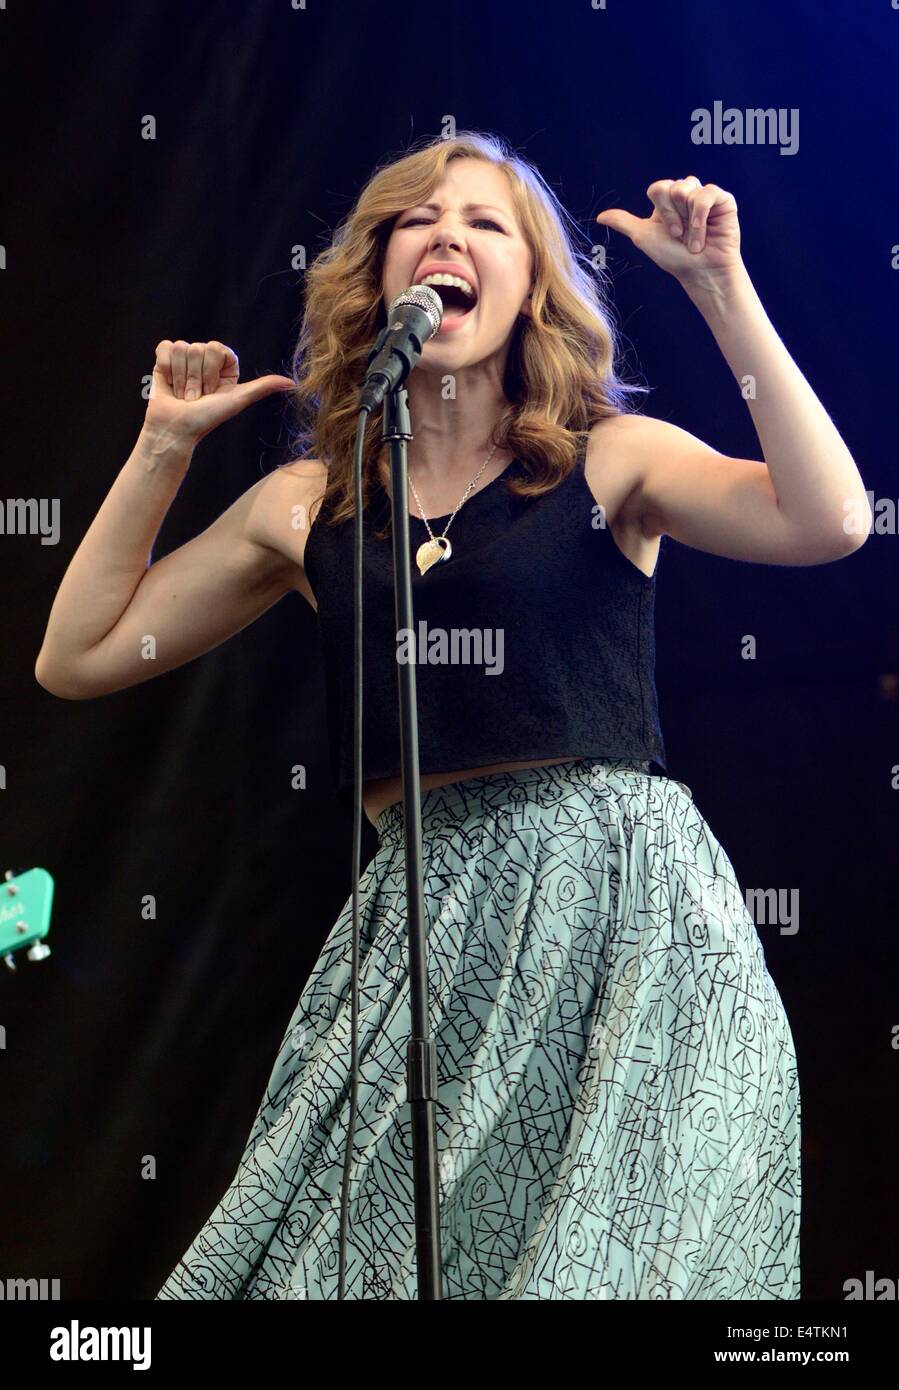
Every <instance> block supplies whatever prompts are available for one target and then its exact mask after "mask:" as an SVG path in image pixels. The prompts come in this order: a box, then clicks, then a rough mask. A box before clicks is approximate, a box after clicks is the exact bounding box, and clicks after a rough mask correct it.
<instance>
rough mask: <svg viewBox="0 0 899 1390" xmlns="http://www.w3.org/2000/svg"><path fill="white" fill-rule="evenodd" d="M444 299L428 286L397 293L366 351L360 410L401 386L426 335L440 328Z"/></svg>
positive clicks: (370, 406)
mask: <svg viewBox="0 0 899 1390" xmlns="http://www.w3.org/2000/svg"><path fill="white" fill-rule="evenodd" d="M442 320H443V302H442V300H441V298H440V295H439V294H438V293H437V291H436V290H433V289H431V286H430V285H412V286H411V288H410V289H408V290H403V292H402V294H398V295H397V297H396V299H395V300H394V301H393V303H392V304H391V306H390V309H389V310H388V313H387V327H386V328H384V329H382V330H381V332H380V333H379V334H378V338H377V341H376V342H375V345H374V347H373V348H372V350H371V352H370V353H369V354H368V370H367V371H366V374H365V385H364V386H363V388H362V391H361V392H360V395H359V410H367V411H369V412H371V411H372V410H374V409H376V407H377V406H379V405H380V404H381V402H382V401H383V399H384V397H385V396H386V395H387V392H388V391H394V390H396V388H397V386H402V384H403V382H404V381H405V380H406V377H407V376H408V375H409V373H410V372H411V370H412V368H413V367H414V366H415V364H416V362H417V361H418V359H419V357H420V356H421V352H422V348H423V347H424V345H425V343H426V342H427V341H428V339H429V338H433V336H434V334H435V333H438V332H439V331H440V324H441V322H442Z"/></svg>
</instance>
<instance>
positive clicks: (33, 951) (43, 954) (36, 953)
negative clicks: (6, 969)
mask: <svg viewBox="0 0 899 1390" xmlns="http://www.w3.org/2000/svg"><path fill="white" fill-rule="evenodd" d="M25 954H26V955H27V957H28V959H29V960H46V959H47V957H48V956H49V954H50V947H49V946H47V945H46V944H45V943H44V942H43V941H36V942H35V943H34V945H33V946H31V947H29V949H28V950H27V951H26V952H25Z"/></svg>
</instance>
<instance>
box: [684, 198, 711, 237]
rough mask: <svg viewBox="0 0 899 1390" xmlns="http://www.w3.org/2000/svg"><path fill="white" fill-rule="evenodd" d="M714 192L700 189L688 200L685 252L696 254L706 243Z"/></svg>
mask: <svg viewBox="0 0 899 1390" xmlns="http://www.w3.org/2000/svg"><path fill="white" fill-rule="evenodd" d="M715 196H716V195H715V190H714V189H713V188H702V189H700V190H699V192H698V193H694V195H693V197H692V198H691V200H690V224H689V228H688V232H687V235H686V236H685V237H684V241H685V242H686V244H687V250H688V251H693V252H698V251H701V250H702V249H703V247H704V246H705V243H706V235H707V231H708V221H709V213H710V212H711V210H712V208H713V206H714V204H715Z"/></svg>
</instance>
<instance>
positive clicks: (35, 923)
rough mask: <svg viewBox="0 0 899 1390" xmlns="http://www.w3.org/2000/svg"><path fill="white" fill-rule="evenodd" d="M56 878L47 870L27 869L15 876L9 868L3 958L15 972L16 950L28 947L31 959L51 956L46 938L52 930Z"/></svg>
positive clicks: (0, 892) (3, 897)
mask: <svg viewBox="0 0 899 1390" xmlns="http://www.w3.org/2000/svg"><path fill="white" fill-rule="evenodd" d="M52 906H53V879H52V878H51V877H50V875H49V874H48V873H47V870H46V869H26V870H25V872H24V873H21V874H14V873H13V872H12V870H11V869H7V871H6V874H5V876H4V879H3V882H2V883H0V955H2V956H3V959H4V961H5V962H6V965H7V968H8V969H9V970H13V971H14V970H15V968H16V963H15V961H14V959H13V952H14V951H21V950H24V949H25V948H26V947H27V948H28V959H29V960H44V959H45V958H46V957H47V956H49V954H50V947H49V946H48V945H46V943H45V941H44V937H45V936H46V935H47V933H48V932H49V930H50V909H51V908H52Z"/></svg>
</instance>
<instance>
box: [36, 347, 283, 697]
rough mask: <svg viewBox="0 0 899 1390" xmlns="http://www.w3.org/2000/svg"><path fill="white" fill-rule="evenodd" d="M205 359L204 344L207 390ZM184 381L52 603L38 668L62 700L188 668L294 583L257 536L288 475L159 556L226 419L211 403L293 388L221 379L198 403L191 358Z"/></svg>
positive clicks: (157, 415)
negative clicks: (208, 440) (202, 449)
mask: <svg viewBox="0 0 899 1390" xmlns="http://www.w3.org/2000/svg"><path fill="white" fill-rule="evenodd" d="M172 346H177V345H171V344H170V345H169V347H170V348H171V347H172ZM194 346H195V347H199V348H201V349H202V347H203V346H204V345H194ZM186 347H187V345H186V344H185V348H186ZM160 348H163V345H162V344H161V345H160ZM224 351H227V352H230V349H227V350H224ZM160 355H161V356H162V357H163V358H165V349H163V352H162V354H160V349H157V359H159V358H160ZM189 355H190V354H189V353H187V354H186V359H187V361H188V363H189ZM234 361H235V364H236V358H235V359H234ZM202 363H203V354H202V352H200V355H199V369H200V370H201V371H202V372H203V376H202V380H203V383H204V385H203V389H204V390H205V389H206V385H207V384H208V380H207V377H206V375H205V369H203V367H202ZM165 370H166V369H165V367H163V368H160V366H159V360H157V371H161V372H162V374H163V375H165ZM157 371H154V380H155V378H156V375H157ZM174 380H175V382H176V383H178V384H179V387H180V390H181V395H180V396H175V395H174V394H172V395H171V396H170V397H163V400H162V401H161V402H160V404H159V406H158V407H157V410H156V411H154V412H152V413H151V411H150V410H148V418H147V421H146V422H145V424H144V427H143V429H142V430H141V433H140V435H139V437H138V440H137V443H136V444H135V447H134V450H133V451H132V453H131V455H130V456H129V458H128V459H127V461H126V463H125V464H124V466H123V468H122V470H121V472H120V473H119V475H118V477H117V478H116V480H115V482H114V483H113V485H112V487H111V488H110V490H109V493H108V494H107V496H106V498H105V500H104V502H103V504H102V506H101V507H100V510H99V511H98V513H97V515H96V517H95V518H94V521H93V522H92V523H91V526H90V527H89V529H88V531H87V533H86V534H85V536H84V539H83V540H82V542H81V544H80V546H79V547H78V550H77V551H76V553H75V555H74V556H73V558H72V561H71V563H70V565H69V567H68V569H67V570H66V573H65V575H64V577H63V580H62V583H61V585H60V587H59V590H58V592H57V595H56V598H55V600H54V603H53V607H52V609H51V611H50V617H49V620H48V623H47V630H46V632H45V634H44V640H43V644H42V646H41V650H40V652H39V654H38V658H37V662H36V664H35V676H36V678H37V680H38V682H39V683H40V684H41V685H42V686H44V688H45V689H47V690H49V691H50V692H51V693H52V694H54V695H58V696H60V697H61V698H62V699H70V700H80V699H90V698H93V697H95V696H98V695H105V694H109V693H110V692H112V691H115V690H122V689H125V688H126V687H127V686H130V685H137V684H138V683H139V682H141V681H145V680H150V679H151V678H152V677H153V676H158V675H161V674H162V673H163V672H165V671H170V670H172V669H173V668H174V667H176V666H180V665H183V664H184V663H185V662H187V661H191V660H193V658H194V657H197V656H199V655H201V654H202V653H203V652H206V651H209V650H210V649H211V648H213V647H216V646H218V645H219V644H220V643H221V642H223V641H225V639H226V638H228V637H230V636H232V635H233V634H234V633H236V632H239V631H240V630H241V629H242V628H244V627H246V626H247V624H248V623H250V622H252V621H253V619H254V618H256V617H258V616H259V615H260V614H261V613H263V612H265V610H266V609H268V608H270V607H271V606H272V604H273V603H275V602H276V601H277V600H278V599H279V598H280V597H281V596H282V594H284V593H286V592H287V590H288V589H290V588H291V587H293V586H294V585H295V583H296V569H297V566H296V564H294V563H291V561H290V559H289V558H288V557H286V556H285V555H283V554H280V553H278V552H277V551H275V550H273V549H271V548H270V547H269V546H267V545H265V544H264V543H262V542H261V541H260V539H259V536H260V534H263V532H262V529H261V528H260V525H259V514H260V511H264V510H265V508H266V507H267V505H268V504H269V499H270V495H271V488H272V486H275V485H277V483H278V477H277V475H275V474H272V475H268V476H267V477H265V478H261V479H260V480H259V482H257V483H256V484H254V486H253V487H251V488H250V489H248V491H247V492H245V493H244V494H243V496H242V497H239V498H238V499H237V501H236V502H234V503H233V504H232V506H230V507H229V508H228V509H227V511H225V512H224V513H223V514H222V515H221V516H220V517H219V518H218V520H217V521H215V522H214V523H213V525H212V526H210V527H209V528H208V529H207V530H205V531H204V532H202V534H201V535H199V536H197V537H195V539H193V540H191V541H188V542H187V543H186V544H185V545H182V546H180V547H179V548H178V549H177V550H175V551H173V552H172V553H171V554H170V555H166V556H164V557H163V559H162V560H159V561H157V562H155V563H152V562H151V558H150V557H151V550H152V546H153V543H154V541H155V538H156V535H157V533H158V531H159V527H160V525H161V524H162V521H163V519H164V517H165V515H166V513H167V511H168V509H169V507H170V506H171V503H172V501H173V499H174V497H175V495H176V493H177V491H178V488H179V486H180V484H181V482H182V481H183V479H184V476H185V474H186V472H187V469H188V467H189V466H190V461H191V457H192V454H193V450H194V447H195V444H196V442H197V441H198V439H199V438H202V437H203V434H205V433H208V432H209V429H211V428H214V427H215V424H216V423H218V422H219V420H218V419H214V418H213V415H212V414H207V415H206V416H201V415H200V414H199V411H200V409H201V407H202V406H204V405H210V406H211V405H212V404H213V402H214V401H215V400H216V399H218V410H217V412H216V413H217V414H218V415H219V416H221V418H227V416H228V414H235V413H237V410H239V409H242V408H243V407H244V405H246V404H248V403H249V402H250V400H255V399H258V398H259V397H260V396H262V395H264V394H267V393H268V392H269V391H271V390H273V389H285V387H284V385H283V383H285V382H287V378H279V377H274V378H260V380H259V381H258V382H250V383H246V385H245V386H243V387H241V388H237V389H239V390H241V391H243V392H245V393H246V394H244V395H243V396H240V397H238V396H236V394H232V395H231V396H230V399H228V398H227V397H225V398H224V399H222V398H220V397H219V398H217V397H216V396H215V394H214V392H215V391H217V390H218V389H220V388H219V386H218V384H217V382H216V385H214V386H213V387H212V393H211V394H210V396H209V397H207V396H204V397H203V399H202V400H201V399H196V400H194V402H193V404H192V405H189V404H188V399H186V398H185V395H184V392H185V390H186V389H189V385H190V368H189V366H188V371H187V374H186V376H185V377H183V378H182V379H181V380H180V382H179V378H178V372H177V369H176V371H175V377H174ZM171 381H172V373H171V364H170V365H169V382H170V383H171ZM266 383H269V384H268V385H267V386H266ZM272 383H282V385H281V386H277V385H273V384H272ZM290 384H292V383H290ZM233 386H235V387H236V375H235V377H234V381H233ZM174 389H178V387H176V388H173V391H174ZM151 399H152V398H151ZM173 402H174V404H173ZM177 406H180V407H181V412H179V411H178V410H177V409H176V407H177ZM210 420H212V421H213V423H210Z"/></svg>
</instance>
